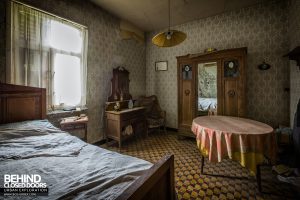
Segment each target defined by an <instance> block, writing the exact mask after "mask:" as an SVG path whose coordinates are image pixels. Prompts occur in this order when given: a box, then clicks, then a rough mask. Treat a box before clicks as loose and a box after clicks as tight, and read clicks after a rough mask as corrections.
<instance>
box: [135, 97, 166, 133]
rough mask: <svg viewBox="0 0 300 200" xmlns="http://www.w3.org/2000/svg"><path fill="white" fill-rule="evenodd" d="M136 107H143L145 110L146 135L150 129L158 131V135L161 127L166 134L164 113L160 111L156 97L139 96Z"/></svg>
mask: <svg viewBox="0 0 300 200" xmlns="http://www.w3.org/2000/svg"><path fill="white" fill-rule="evenodd" d="M137 101H138V102H137V104H138V106H143V107H145V108H146V111H145V112H146V120H147V135H148V132H149V130H150V129H155V128H156V129H158V131H159V133H160V128H161V127H163V129H164V132H165V133H166V111H164V110H162V109H161V107H160V105H159V102H158V100H157V97H156V96H155V95H152V96H148V97H147V96H141V97H139V98H138V100H137Z"/></svg>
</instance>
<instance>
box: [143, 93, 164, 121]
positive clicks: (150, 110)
mask: <svg viewBox="0 0 300 200" xmlns="http://www.w3.org/2000/svg"><path fill="white" fill-rule="evenodd" d="M138 105H139V106H143V107H145V108H146V116H147V117H152V118H161V117H162V116H161V112H162V109H161V107H160V105H159V102H158V100H157V96H155V95H151V96H148V97H147V96H140V97H139V98H138Z"/></svg>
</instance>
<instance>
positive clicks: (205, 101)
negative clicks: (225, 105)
mask: <svg viewBox="0 0 300 200" xmlns="http://www.w3.org/2000/svg"><path fill="white" fill-rule="evenodd" d="M217 71H218V68H217V62H206V63H199V64H198V77H197V78H198V104H197V113H198V116H201V115H208V114H209V113H211V114H214V113H216V112H217V102H218V101H217V93H218V89H217Z"/></svg>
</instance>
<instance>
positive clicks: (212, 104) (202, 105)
mask: <svg viewBox="0 0 300 200" xmlns="http://www.w3.org/2000/svg"><path fill="white" fill-rule="evenodd" d="M211 109H217V98H202V97H199V98H198V110H199V111H208V110H211Z"/></svg>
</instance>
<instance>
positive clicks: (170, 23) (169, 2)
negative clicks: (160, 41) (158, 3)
mask: <svg viewBox="0 0 300 200" xmlns="http://www.w3.org/2000/svg"><path fill="white" fill-rule="evenodd" d="M170 26H171V8H170V0H169V29H168V32H170Z"/></svg>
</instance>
